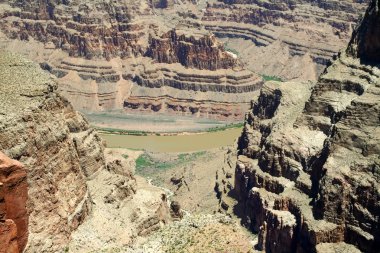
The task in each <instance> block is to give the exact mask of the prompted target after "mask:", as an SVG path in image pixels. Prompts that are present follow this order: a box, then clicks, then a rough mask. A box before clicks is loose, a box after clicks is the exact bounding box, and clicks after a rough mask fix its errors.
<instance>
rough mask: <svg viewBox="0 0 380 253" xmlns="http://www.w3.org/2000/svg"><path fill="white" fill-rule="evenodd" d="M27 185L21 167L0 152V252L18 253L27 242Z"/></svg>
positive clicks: (24, 173)
mask: <svg viewBox="0 0 380 253" xmlns="http://www.w3.org/2000/svg"><path fill="white" fill-rule="evenodd" d="M27 200H28V184H27V181H26V170H25V168H24V167H23V165H22V164H21V163H19V162H17V161H15V160H11V159H9V158H8V157H7V156H6V155H4V154H3V153H1V152H0V245H1V248H0V252H2V253H3V252H4V253H19V252H22V251H23V249H24V248H25V245H26V243H27V240H28V212H27V210H26V205H27Z"/></svg>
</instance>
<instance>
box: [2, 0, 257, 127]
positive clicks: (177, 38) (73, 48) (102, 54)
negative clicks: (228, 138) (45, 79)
mask: <svg viewBox="0 0 380 253" xmlns="http://www.w3.org/2000/svg"><path fill="white" fill-rule="evenodd" d="M190 5H191V6H193V5H192V3H191V1H180V2H178V1H156V0H155V1H151V0H143V1H132V0H123V1H116V2H115V1H101V0H97V1H76V0H75V1H34V0H29V1H9V2H7V3H3V4H2V8H0V17H1V19H0V29H1V33H0V48H1V47H2V48H5V49H7V50H11V51H17V52H19V53H22V54H24V55H26V56H27V57H28V58H30V59H32V60H34V61H37V62H38V63H40V64H41V66H42V67H43V68H44V69H45V70H48V71H50V72H51V73H52V74H54V75H55V76H57V78H58V89H59V91H60V92H61V93H62V94H63V95H64V96H65V97H66V98H67V99H68V100H69V101H70V102H71V103H72V104H73V106H74V107H75V108H76V109H78V110H81V111H85V112H94V111H95V112H96V111H105V110H115V109H117V110H122V109H125V110H127V111H128V112H132V113H133V112H136V113H140V112H149V113H151V112H152V111H153V112H157V111H160V112H162V113H166V112H170V113H171V114H180V115H183V114H186V115H192V116H196V117H209V116H210V117H212V118H224V119H225V118H226V115H227V114H228V108H233V111H234V112H233V113H232V114H236V118H239V120H240V119H241V117H242V115H243V112H244V111H245V110H246V109H247V107H248V104H249V101H248V99H246V97H248V95H247V96H246V95H245V94H243V93H246V92H250V93H252V92H254V91H256V90H258V89H259V88H260V87H261V85H262V80H260V79H261V78H260V77H259V76H257V75H255V74H254V73H253V72H251V71H247V70H245V69H244V68H242V67H241V66H239V64H237V56H236V55H234V54H233V53H231V52H227V51H226V50H224V47H223V45H222V44H220V43H219V42H217V41H216V38H215V37H214V36H213V35H212V34H210V33H209V32H208V31H206V30H205V29H204V28H202V27H201V26H199V25H198V26H197V27H193V25H191V24H190V25H187V26H186V27H182V25H180V24H179V23H180V22H182V21H180V20H177V19H178V16H177V9H176V8H178V6H185V7H186V6H190ZM188 14H189V13H188ZM178 15H179V14H178ZM186 15H187V14H186ZM189 15H190V14H189ZM172 18H173V19H172ZM185 19H187V18H181V20H185ZM181 28H183V29H181ZM201 70H208V72H202V71H201ZM166 87H171V88H174V89H173V90H174V91H175V90H176V89H180V90H181V92H180V93H181V94H179V96H177V94H178V93H179V92H174V93H170V94H167V93H168V92H167V91H168V89H166ZM143 89H144V92H143V94H142V93H141V92H140V91H142V90H143ZM136 90H138V92H137V91H136ZM157 90H159V93H160V94H165V95H160V96H157V95H155V93H157ZM208 91H210V92H211V93H209V92H208ZM199 92H201V93H200V94H196V95H194V94H195V93H199ZM230 93H236V94H237V95H230ZM251 95H252V94H251ZM183 97H185V98H186V99H183ZM214 97H217V99H216V100H215V99H214ZM223 97H224V98H223ZM230 101H234V102H233V103H231V102H230ZM145 104H146V105H148V106H146V105H145ZM150 104H159V106H153V107H154V108H153V109H151V108H152V106H150ZM214 104H217V105H218V107H220V108H224V109H223V110H221V111H220V113H219V110H213V108H212V105H214ZM178 106H180V107H183V108H186V112H183V111H182V110H180V109H176V108H177V107H178ZM158 107H160V108H162V109H159V110H157V109H156V108H158ZM191 108H194V110H193V111H194V113H192V112H191ZM198 112H201V113H198Z"/></svg>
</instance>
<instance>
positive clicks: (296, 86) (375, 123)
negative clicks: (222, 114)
mask: <svg viewBox="0 0 380 253" xmlns="http://www.w3.org/2000/svg"><path fill="white" fill-rule="evenodd" d="M379 4H380V3H379V1H372V2H371V4H370V7H369V9H368V10H367V13H366V15H365V18H364V20H363V21H362V23H361V24H360V26H359V27H358V29H357V30H356V31H355V32H354V35H353V37H352V40H351V43H350V45H349V47H348V49H347V51H342V52H341V53H340V55H339V57H338V58H337V59H336V60H335V61H334V62H333V64H332V65H331V66H330V67H329V68H327V69H326V72H325V73H324V74H323V75H321V76H320V78H319V81H318V83H317V84H316V85H315V86H314V87H313V88H312V90H311V86H310V85H308V84H303V83H282V84H281V83H275V82H273V83H268V84H266V85H265V87H264V88H263V89H262V90H261V94H260V96H259V99H258V100H257V101H256V102H255V103H254V105H253V107H252V109H251V111H250V112H249V113H248V114H247V116H246V125H245V128H244V132H243V135H242V136H241V138H240V140H239V158H238V162H237V167H236V172H235V190H236V193H237V195H238V197H239V199H240V203H241V204H242V205H243V212H244V217H245V222H246V224H247V225H248V226H249V227H250V229H251V230H252V231H254V232H256V233H258V234H259V242H258V245H257V248H258V249H260V250H265V251H268V252H333V251H334V249H337V248H342V249H343V248H344V249H346V250H347V251H349V252H358V251H359V250H360V251H363V252H377V250H378V248H379V246H380V234H379V231H380V230H379V224H380V223H379V215H378V214H379V213H380V202H379V200H380V188H379V187H380V185H379V179H380V177H379V176H380V174H379V169H380V167H379V165H380V157H379V151H380V139H379V137H380V132H379V130H380V128H379V125H380V121H379V120H380V117H379V116H380V106H379V101H380V99H379V94H380V86H379V82H380V79H379V77H380V70H379V69H378V68H377V67H376V66H377V63H378V62H379V61H380V59H378V58H376V55H374V56H373V57H371V58H369V59H368V58H367V57H368V52H371V50H372V48H371V47H363V46H362V45H373V47H376V44H372V43H370V41H371V39H374V38H376V37H377V36H378V34H377V32H376V26H377V20H378V16H379V13H378V10H377V8H378V7H377V6H378V5H379ZM371 56H372V55H371ZM363 63H366V64H363ZM326 250H328V251H326Z"/></svg>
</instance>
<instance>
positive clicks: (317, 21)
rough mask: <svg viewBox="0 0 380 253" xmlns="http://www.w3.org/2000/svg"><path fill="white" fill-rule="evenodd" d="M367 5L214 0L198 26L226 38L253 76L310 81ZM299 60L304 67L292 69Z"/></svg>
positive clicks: (298, 66) (348, 32) (354, 3)
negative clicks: (306, 62)
mask: <svg viewBox="0 0 380 253" xmlns="http://www.w3.org/2000/svg"><path fill="white" fill-rule="evenodd" d="M367 3H368V1H351V0H348V1H335V0H331V1H303V0H301V1H275V0H269V1H261V0H246V1H245V0H243V1H240V0H237V1H234V0H232V1H231V0H218V1H214V2H212V3H210V4H209V5H208V6H207V10H206V12H205V14H204V16H203V17H202V23H203V24H204V25H205V27H206V28H207V29H208V30H210V31H212V32H213V33H214V34H216V35H217V36H218V37H220V38H222V37H224V38H230V40H227V43H228V46H229V47H231V48H233V49H235V50H237V51H238V52H239V53H240V54H239V55H241V58H242V60H243V61H244V62H246V64H247V65H248V66H249V69H251V70H253V71H255V72H258V73H261V74H265V75H275V76H279V77H281V78H283V79H284V80H290V79H301V80H307V79H309V78H313V79H316V78H317V77H318V75H319V74H320V73H321V72H322V71H323V69H324V68H325V66H326V64H327V63H328V62H329V60H330V59H331V58H332V56H333V55H334V54H336V53H337V52H338V51H339V50H340V48H342V47H343V46H344V45H345V43H347V42H348V40H349V38H350V34H351V32H352V27H353V25H354V24H355V22H356V21H357V20H358V16H359V15H361V14H362V13H363V12H364V10H365V8H366V6H367ZM237 38H238V39H237ZM247 40H248V41H251V43H248V42H247ZM234 44H237V45H236V46H234ZM293 59H297V60H296V61H293ZM301 60H302V61H308V62H309V63H310V64H307V65H302V64H301V65H298V64H296V62H297V61H301ZM305 71H306V72H309V74H307V75H305V73H304V72H305Z"/></svg>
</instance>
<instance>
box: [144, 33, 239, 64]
mask: <svg viewBox="0 0 380 253" xmlns="http://www.w3.org/2000/svg"><path fill="white" fill-rule="evenodd" d="M146 55H147V56H149V57H151V58H153V59H155V60H157V61H158V62H164V63H181V64H182V65H183V66H186V67H190V68H198V69H209V70H216V69H230V68H233V67H234V66H236V65H237V60H236V59H235V58H234V57H233V56H231V55H230V54H228V53H227V52H225V51H224V49H223V45H222V44H218V43H217V41H216V39H215V37H214V36H213V35H208V36H203V37H200V38H195V37H194V36H191V37H189V36H186V35H185V34H181V33H180V32H179V33H178V32H177V31H175V30H171V31H169V32H168V33H166V34H163V35H162V36H161V38H152V39H151V43H150V46H149V48H148V51H147V53H146Z"/></svg>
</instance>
